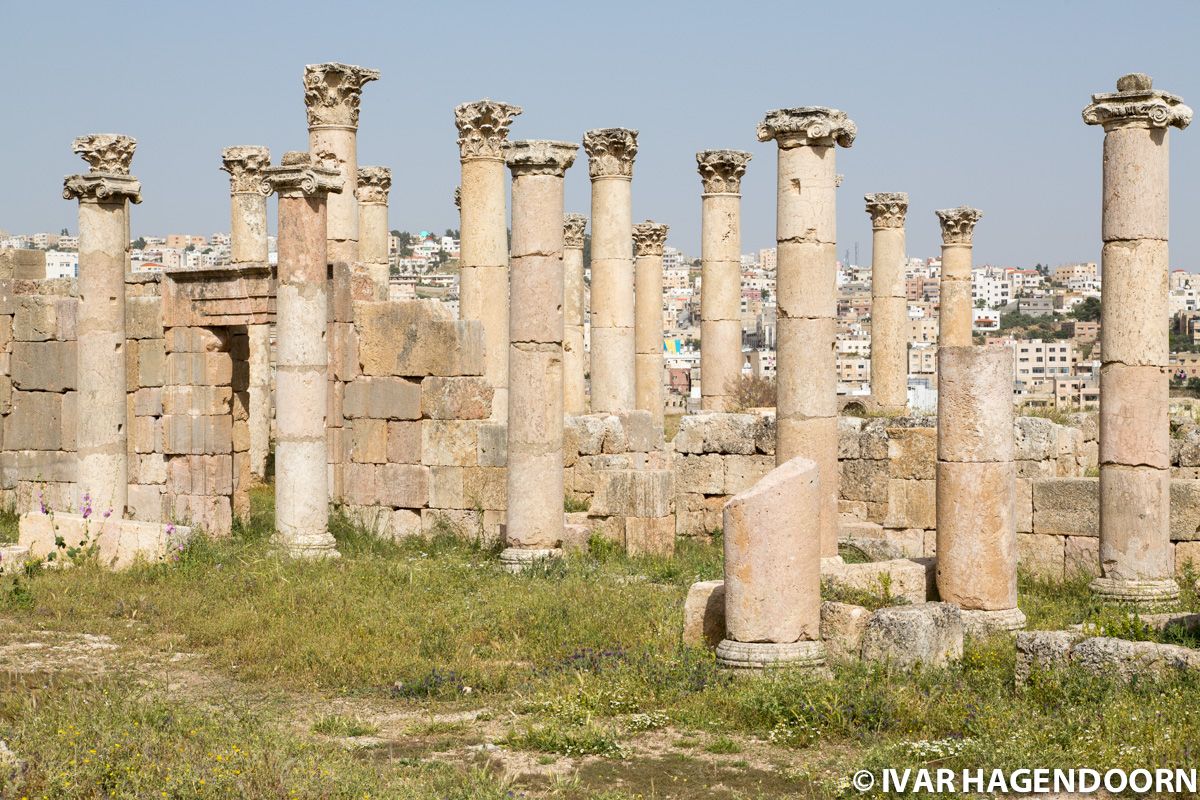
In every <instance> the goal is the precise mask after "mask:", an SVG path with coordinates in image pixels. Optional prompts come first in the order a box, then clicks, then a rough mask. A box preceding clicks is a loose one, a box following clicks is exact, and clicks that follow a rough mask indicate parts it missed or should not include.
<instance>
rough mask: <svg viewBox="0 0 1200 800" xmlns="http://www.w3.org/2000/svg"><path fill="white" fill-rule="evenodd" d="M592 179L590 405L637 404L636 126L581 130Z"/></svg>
mask: <svg viewBox="0 0 1200 800" xmlns="http://www.w3.org/2000/svg"><path fill="white" fill-rule="evenodd" d="M583 149H584V150H585V151H587V155H588V173H589V174H590V176H591V179H592V331H591V340H592V354H591V356H592V357H591V366H592V369H591V376H592V411H593V412H609V413H616V412H618V411H632V410H634V409H635V408H637V379H636V377H635V376H636V373H637V367H636V361H637V357H636V355H635V353H636V352H637V348H636V345H635V343H634V304H633V284H634V274H633V240H632V238H631V232H632V230H633V195H632V187H631V184H632V182H633V159H634V157H635V156H636V155H637V131H634V130H629V129H627V128H600V129H597V130H591V131H588V132H587V133H585V134H584V135H583Z"/></svg>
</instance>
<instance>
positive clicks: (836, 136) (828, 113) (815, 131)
mask: <svg viewBox="0 0 1200 800" xmlns="http://www.w3.org/2000/svg"><path fill="white" fill-rule="evenodd" d="M857 135H858V126H857V125H855V124H854V121H853V120H851V119H850V118H849V117H848V116H846V112H844V111H838V110H837V109H836V108H825V107H824V106H801V107H800V108H777V109H775V110H774V111H768V112H767V116H766V117H764V118H763V121H762V122H760V123H758V140H759V141H760V142H769V141H771V140H772V139H774V140H775V141H776V142H778V143H779V146H780V148H782V149H784V150H788V149H790V148H793V147H804V146H809V147H832V146H833V145H834V144H839V145H841V146H842V147H850V146H851V145H853V144H854V137H856V136H857Z"/></svg>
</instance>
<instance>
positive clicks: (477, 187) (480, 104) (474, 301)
mask: <svg viewBox="0 0 1200 800" xmlns="http://www.w3.org/2000/svg"><path fill="white" fill-rule="evenodd" d="M520 113H521V108H520V107H519V106H514V105H509V104H508V103H499V102H496V101H495V100H478V101H476V102H474V103H463V104H462V105H460V106H458V107H457V108H455V109H454V124H455V125H456V126H457V127H458V151H459V159H460V160H461V162H462V185H461V186H460V187H459V188H460V189H461V192H460V193H459V203H460V205H459V213H460V219H461V225H462V228H461V231H460V240H459V243H460V251H459V260H458V263H459V273H458V275H459V283H458V298H459V300H458V302H459V317H460V318H462V319H464V320H470V319H477V320H480V321H482V322H483V337H484V377H486V378H487V380H488V383H489V384H491V386H492V389H493V396H492V419H495V420H503V419H507V418H508V417H507V415H508V226H507V219H506V217H505V213H504V202H505V197H504V195H505V191H504V152H503V148H504V145H505V140H506V139H507V138H508V128H509V126H510V125H512V120H513V117H515V116H517V115H518V114H520Z"/></svg>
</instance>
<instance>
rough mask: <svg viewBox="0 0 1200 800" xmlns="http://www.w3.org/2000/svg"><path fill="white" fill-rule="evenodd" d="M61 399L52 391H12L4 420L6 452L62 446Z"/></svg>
mask: <svg viewBox="0 0 1200 800" xmlns="http://www.w3.org/2000/svg"><path fill="white" fill-rule="evenodd" d="M62 399H63V395H61V394H56V393H54V392H13V393H12V412H11V413H9V415H8V416H6V417H5V418H4V448H5V449H6V450H58V449H59V448H60V447H62Z"/></svg>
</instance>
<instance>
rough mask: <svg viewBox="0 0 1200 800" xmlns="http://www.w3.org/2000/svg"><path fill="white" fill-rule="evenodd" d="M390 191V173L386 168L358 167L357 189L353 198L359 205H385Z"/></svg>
mask: <svg viewBox="0 0 1200 800" xmlns="http://www.w3.org/2000/svg"><path fill="white" fill-rule="evenodd" d="M391 190H392V171H391V170H390V169H388V168H387V167H359V168H358V188H357V189H355V190H354V197H355V199H357V200H358V202H360V203H382V204H384V205H387V201H388V192H390V191H391Z"/></svg>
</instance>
